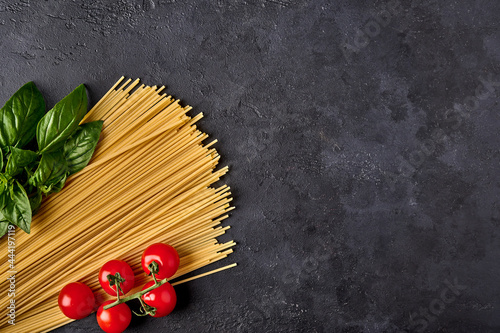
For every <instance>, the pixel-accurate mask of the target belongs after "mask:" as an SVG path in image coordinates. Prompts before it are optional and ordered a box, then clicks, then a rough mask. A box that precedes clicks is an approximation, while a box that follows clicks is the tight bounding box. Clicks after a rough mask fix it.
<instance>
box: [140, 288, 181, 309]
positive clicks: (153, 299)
mask: <svg viewBox="0 0 500 333" xmlns="http://www.w3.org/2000/svg"><path fill="white" fill-rule="evenodd" d="M152 285H154V281H150V282H148V283H146V284H145V285H144V287H142V290H144V289H146V288H149V287H151V286H152ZM142 299H143V300H144V302H145V303H146V304H147V305H150V306H154V307H155V308H156V313H155V315H154V316H153V317H164V316H166V315H168V314H169V313H170V312H172V310H173V309H174V308H175V304H176V303H177V295H176V293H175V290H174V287H172V285H171V284H170V283H168V282H166V283H164V284H162V285H161V286H159V287H158V288H156V289H153V290H151V291H150V292H147V293H145V294H144V295H142Z"/></svg>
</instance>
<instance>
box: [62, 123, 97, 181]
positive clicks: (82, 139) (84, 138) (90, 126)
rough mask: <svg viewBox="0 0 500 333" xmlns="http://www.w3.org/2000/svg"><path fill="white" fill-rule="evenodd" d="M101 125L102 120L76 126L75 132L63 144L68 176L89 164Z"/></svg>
mask: <svg viewBox="0 0 500 333" xmlns="http://www.w3.org/2000/svg"><path fill="white" fill-rule="evenodd" d="M102 123H103V122H102V120H98V121H93V122H90V123H85V124H83V125H81V126H78V129H77V130H76V132H75V133H74V134H73V135H72V136H71V137H70V138H69V139H68V140H67V141H66V143H65V144H64V156H65V157H66V161H67V162H68V171H69V174H70V175H71V174H73V173H75V172H78V171H80V170H82V169H83V168H85V167H86V166H87V164H89V161H90V159H91V158H92V154H93V153H94V150H95V147H96V145H97V142H98V141H99V136H100V135H101V129H102Z"/></svg>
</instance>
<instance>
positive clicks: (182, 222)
mask: <svg viewBox="0 0 500 333" xmlns="http://www.w3.org/2000/svg"><path fill="white" fill-rule="evenodd" d="M123 80H124V78H123V77H122V78H121V79H120V80H119V81H118V82H117V83H116V84H115V85H114V86H113V87H112V88H111V89H110V90H109V91H108V92H107V93H106V94H105V95H104V97H103V98H102V99H101V100H100V101H99V102H98V103H97V104H96V105H95V106H94V107H93V108H92V110H90V111H89V112H88V114H87V115H86V116H85V118H84V120H83V121H82V122H90V121H94V120H104V125H103V130H102V134H101V139H100V141H99V143H98V145H97V148H96V151H95V153H94V157H93V159H92V161H91V162H90V164H89V165H88V166H87V167H86V168H85V169H83V170H82V171H81V172H79V173H77V174H75V175H73V176H72V177H70V178H69V179H68V182H67V184H66V186H65V187H64V189H63V190H62V191H61V192H59V193H57V194H53V195H52V196H50V197H48V198H47V199H46V200H44V202H43V203H42V207H41V209H40V211H39V213H38V214H37V215H36V216H34V218H33V223H32V229H31V230H32V231H31V234H30V235H28V234H25V233H22V232H18V233H16V237H15V239H16V263H15V268H16V271H17V274H16V292H15V293H16V297H15V302H16V303H15V304H16V324H15V326H12V325H10V324H8V323H7V320H8V317H7V316H2V317H1V318H0V332H7V331H8V332H23V333H24V332H42V331H49V330H52V329H54V328H56V327H59V326H62V325H64V324H66V323H68V322H70V321H71V319H68V318H67V317H65V316H64V315H63V314H62V313H61V311H60V310H59V308H58V303H57V296H58V293H59V291H60V290H61V289H62V287H63V286H64V285H65V284H67V283H69V282H73V281H81V282H84V283H85V284H87V285H88V286H89V287H90V288H91V289H92V290H93V291H94V293H95V295H96V299H97V300H98V302H99V303H101V302H103V301H104V300H107V299H110V298H111V297H110V296H107V294H105V293H104V291H102V289H101V288H100V287H99V282H98V279H97V275H98V271H99V268H100V267H101V266H102V264H104V263H105V262H107V261H109V260H112V259H122V260H125V261H127V262H128V263H129V264H130V265H131V266H132V269H133V270H134V272H135V273H136V287H135V288H134V289H133V290H132V291H131V292H136V291H138V290H140V289H141V286H142V285H143V284H144V283H145V282H147V281H149V279H148V277H147V276H146V275H145V274H144V273H143V272H142V268H141V264H140V260H137V258H140V257H141V253H142V251H143V250H144V249H145V248H146V247H147V246H148V245H150V244H152V243H156V242H163V243H168V244H171V245H172V246H174V247H175V248H176V249H177V251H178V253H179V256H180V267H179V270H178V271H177V273H176V275H175V276H173V277H172V279H176V278H178V277H180V276H182V275H185V274H187V273H190V272H192V271H195V270H197V269H199V268H202V267H204V266H206V265H208V264H210V263H213V262H215V261H218V260H221V259H223V258H225V257H227V256H228V255H229V254H230V253H232V251H233V250H232V247H233V246H234V245H235V243H234V242H233V241H230V242H226V243H219V242H218V241H217V237H218V236H220V235H222V234H224V233H225V231H226V230H227V229H228V228H229V226H225V227H223V226H221V225H220V224H221V221H222V220H224V219H225V218H227V217H228V215H227V213H228V212H229V211H230V210H232V209H233V207H231V205H230V202H231V200H232V199H231V193H230V191H229V187H228V186H226V185H224V186H220V187H218V188H212V187H211V185H212V184H213V183H215V182H216V181H218V180H219V179H220V177H221V176H223V175H224V174H225V173H226V172H227V171H228V169H227V167H224V168H221V169H216V166H217V164H218V161H219V155H218V153H217V152H216V150H215V149H214V148H212V145H213V144H214V143H215V142H216V141H212V142H210V143H208V144H204V140H205V139H206V138H207V137H208V135H207V134H205V133H202V132H201V131H199V130H198V129H197V127H196V125H195V123H196V122H197V121H198V120H199V119H200V118H201V117H202V115H201V114H199V115H197V116H195V117H190V116H188V115H187V112H188V111H189V110H190V109H191V108H190V107H189V106H186V107H183V106H181V105H180V103H179V100H174V99H173V98H172V97H171V96H168V95H166V94H165V93H162V92H163V90H164V87H156V86H153V87H149V86H145V85H140V86H139V80H135V81H133V82H132V81H131V80H128V81H126V82H124V83H122V81H123ZM120 84H121V86H120V87H118V86H119V85H120ZM0 249H5V251H3V255H2V257H3V258H4V260H3V261H2V266H1V269H2V272H4V274H5V272H7V271H8V270H9V267H8V262H7V251H6V249H7V237H3V238H2V239H1V240H0ZM234 265H235V264H233V265H228V266H225V267H223V268H220V269H217V270H214V271H211V272H208V273H212V272H216V271H220V270H222V269H225V268H230V267H233V266H234ZM208 273H203V274H200V275H198V276H195V277H193V278H196V277H201V276H205V275H207V274H208ZM193 278H188V279H185V280H183V281H178V282H177V283H173V285H175V284H178V283H182V282H186V281H189V280H192V279H193ZM8 289H9V285H8V281H7V280H6V279H5V278H4V279H2V281H1V283H0V290H5V291H7V290H8ZM8 302H9V299H8V298H7V297H2V300H1V301H0V307H1V308H3V309H6V307H7V305H8Z"/></svg>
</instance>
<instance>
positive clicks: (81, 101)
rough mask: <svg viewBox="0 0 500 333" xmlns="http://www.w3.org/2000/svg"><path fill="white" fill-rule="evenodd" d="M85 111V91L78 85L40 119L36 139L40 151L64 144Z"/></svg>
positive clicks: (44, 151) (50, 149)
mask: <svg viewBox="0 0 500 333" xmlns="http://www.w3.org/2000/svg"><path fill="white" fill-rule="evenodd" d="M85 113H87V92H86V90H85V86H84V85H83V84H82V85H79V86H78V87H77V88H76V89H75V90H73V91H72V92H71V93H70V94H69V95H68V96H66V97H64V98H63V99H62V100H61V101H60V102H59V103H57V104H56V105H55V106H54V107H53V108H52V109H51V110H50V111H49V112H47V114H45V116H44V117H43V118H42V120H40V122H39V123H38V126H37V129H36V139H37V142H38V150H39V151H40V153H47V152H53V151H56V150H57V149H59V148H61V147H62V146H63V145H64V142H65V141H66V139H68V138H69V136H70V135H71V134H73V132H74V131H75V130H76V128H77V127H78V124H79V123H80V121H81V120H82V119H83V117H84V116H85Z"/></svg>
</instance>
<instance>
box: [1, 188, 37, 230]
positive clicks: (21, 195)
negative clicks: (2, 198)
mask: <svg viewBox="0 0 500 333" xmlns="http://www.w3.org/2000/svg"><path fill="white" fill-rule="evenodd" d="M9 190H10V191H9V192H10V197H8V198H7V203H6V205H5V207H4V208H3V209H2V211H1V212H0V213H1V214H2V215H3V217H4V219H5V220H7V221H9V222H10V223H12V224H14V225H16V226H18V227H19V228H21V229H22V230H24V231H25V232H26V233H28V234H29V233H30V226H31V206H30V201H29V199H28V195H27V194H26V191H25V190H24V188H23V187H22V186H21V184H19V182H18V181H17V180H16V181H14V183H12V184H10V189H9Z"/></svg>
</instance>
